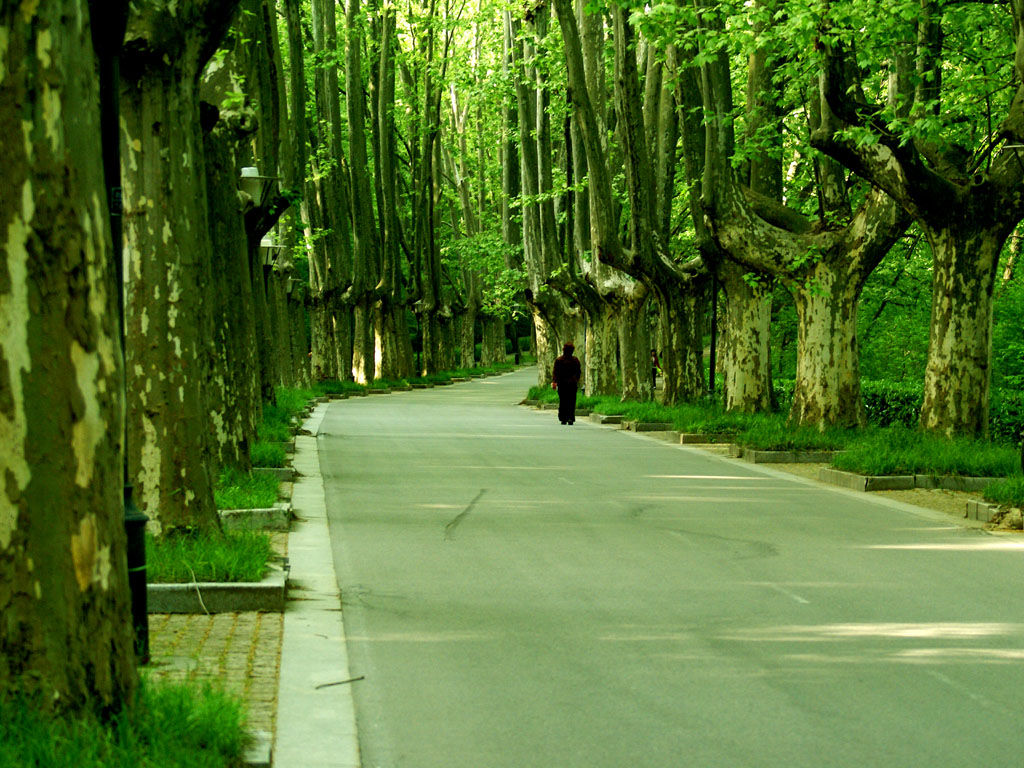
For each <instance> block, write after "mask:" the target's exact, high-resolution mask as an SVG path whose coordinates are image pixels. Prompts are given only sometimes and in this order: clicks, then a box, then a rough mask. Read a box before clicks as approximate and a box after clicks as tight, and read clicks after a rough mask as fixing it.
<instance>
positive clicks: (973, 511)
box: [964, 499, 999, 523]
mask: <svg viewBox="0 0 1024 768" xmlns="http://www.w3.org/2000/svg"><path fill="white" fill-rule="evenodd" d="M998 511H999V507H998V506H996V505H995V504H989V503H988V502H985V501H975V500H974V499H971V500H970V501H968V502H967V511H966V512H964V517H966V518H967V519H968V520H979V521H981V522H983V523H991V522H992V518H993V517H995V516H996V513H997V512H998Z"/></svg>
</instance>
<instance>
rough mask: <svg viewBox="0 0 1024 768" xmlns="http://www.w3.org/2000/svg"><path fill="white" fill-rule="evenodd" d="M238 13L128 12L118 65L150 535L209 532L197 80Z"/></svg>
mask: <svg viewBox="0 0 1024 768" xmlns="http://www.w3.org/2000/svg"><path fill="white" fill-rule="evenodd" d="M236 6H237V0H207V2H197V3H193V4H191V5H189V6H188V7H187V8H183V7H181V6H179V5H178V4H177V3H172V2H166V1H164V0H151V1H150V2H144V3H138V4H135V5H133V6H132V8H133V11H132V13H131V14H130V16H129V22H128V33H127V36H126V43H125V55H124V57H123V59H122V81H121V82H122V92H121V116H122V119H121V127H122V155H121V156H122V168H123V171H122V176H123V179H124V204H125V214H124V235H125V248H126V251H127V254H126V259H127V269H126V281H127V283H128V289H127V306H126V314H127V326H128V331H127V333H128V341H127V349H126V365H127V373H128V387H127V389H128V419H129V429H128V466H129V472H130V475H131V477H132V479H133V484H134V486H135V490H136V499H137V501H138V502H139V507H140V509H141V510H142V511H143V512H144V513H145V514H147V515H148V516H149V517H150V521H151V522H150V524H151V527H152V528H153V530H155V531H158V532H167V531H170V530H175V529H192V528H218V527H219V520H218V518H217V514H216V510H215V508H214V503H213V487H212V480H211V476H210V469H211V460H212V455H211V443H210V435H209V431H208V429H207V424H206V414H207V413H208V410H207V408H206V403H205V394H204V392H203V388H202V385H203V379H204V375H205V372H206V371H207V369H208V365H209V362H208V361H209V357H208V356H209V354H210V350H209V348H208V344H209V341H210V339H209V334H208V329H209V327H210V319H209V315H208V312H209V308H208V307H206V306H204V304H203V298H204V296H205V286H204V278H203V275H204V274H205V273H206V270H207V269H208V266H209V263H210V260H211V258H212V253H211V251H212V245H211V241H210V235H209V231H210V229H209V220H208V217H207V210H208V209H207V191H206V173H205V167H204V166H205V161H204V155H203V148H202V139H201V136H200V119H199V99H198V79H199V75H200V73H201V71H202V68H203V66H204V65H205V64H206V61H207V60H208V59H209V57H210V56H211V55H212V53H213V51H214V50H215V49H216V46H217V44H218V43H219V41H220V40H221V38H222V37H223V35H224V33H225V31H226V29H227V27H228V25H229V23H230V21H231V17H232V15H233V13H234V9H235V7H236Z"/></svg>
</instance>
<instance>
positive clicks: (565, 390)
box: [551, 341, 583, 424]
mask: <svg viewBox="0 0 1024 768" xmlns="http://www.w3.org/2000/svg"><path fill="white" fill-rule="evenodd" d="M575 349H576V347H575V346H573V343H572V342H571V341H567V342H565V344H564V345H563V346H562V355H561V357H558V358H557V359H556V360H555V367H554V369H553V371H552V373H551V388H552V389H555V390H558V420H559V421H560V422H562V423H563V424H572V423H573V422H575V421H576V390H577V389H578V388H579V385H580V377H581V376H582V375H583V368H582V367H581V366H580V361H579V358H577V357H576V356H575V355H573V351H574V350H575Z"/></svg>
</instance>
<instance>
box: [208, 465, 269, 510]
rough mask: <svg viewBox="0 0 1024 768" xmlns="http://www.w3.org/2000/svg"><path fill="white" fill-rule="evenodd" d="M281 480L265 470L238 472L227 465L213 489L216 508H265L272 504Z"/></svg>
mask: <svg viewBox="0 0 1024 768" xmlns="http://www.w3.org/2000/svg"><path fill="white" fill-rule="evenodd" d="M280 485H281V481H280V480H278V479H277V478H276V477H274V476H273V475H271V474H269V473H267V472H240V471H238V470H237V469H235V468H233V467H228V468H227V469H225V470H223V471H222V472H221V473H220V477H219V478H217V483H216V485H215V486H214V489H213V498H214V501H215V502H216V503H217V509H266V508H267V507H272V506H274V504H275V502H276V501H277V491H278V488H279V487H280Z"/></svg>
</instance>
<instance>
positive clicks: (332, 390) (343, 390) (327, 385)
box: [316, 381, 366, 395]
mask: <svg viewBox="0 0 1024 768" xmlns="http://www.w3.org/2000/svg"><path fill="white" fill-rule="evenodd" d="M316 388H317V390H318V391H320V392H322V393H323V394H325V395H348V394H351V393H353V392H363V391H364V390H365V389H366V387H364V386H363V385H362V384H356V383H355V382H354V381H321V382H320V383H318V384H317V385H316Z"/></svg>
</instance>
